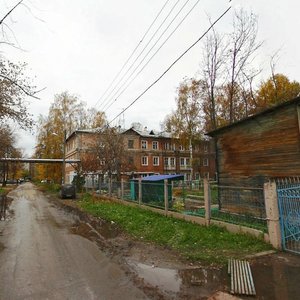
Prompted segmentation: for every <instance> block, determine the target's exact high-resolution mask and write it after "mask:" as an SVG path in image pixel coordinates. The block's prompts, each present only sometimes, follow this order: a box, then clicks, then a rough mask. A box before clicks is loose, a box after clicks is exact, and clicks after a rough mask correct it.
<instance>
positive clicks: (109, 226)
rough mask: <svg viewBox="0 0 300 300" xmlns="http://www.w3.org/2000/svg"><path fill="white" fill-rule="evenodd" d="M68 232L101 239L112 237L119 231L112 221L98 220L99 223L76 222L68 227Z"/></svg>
mask: <svg viewBox="0 0 300 300" xmlns="http://www.w3.org/2000/svg"><path fill="white" fill-rule="evenodd" d="M70 232H71V233H73V234H78V235H80V236H82V237H85V238H87V239H91V238H93V237H98V238H101V239H113V238H116V237H117V236H118V235H119V233H120V231H119V229H118V228H117V227H116V226H115V225H114V223H109V222H100V224H98V223H96V222H91V223H84V222H76V223H75V224H74V225H73V226H72V227H71V228H70Z"/></svg>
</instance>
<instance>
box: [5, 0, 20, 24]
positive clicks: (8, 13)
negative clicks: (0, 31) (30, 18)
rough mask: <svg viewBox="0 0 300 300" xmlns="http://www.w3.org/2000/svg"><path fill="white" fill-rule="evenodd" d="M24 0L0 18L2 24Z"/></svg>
mask: <svg viewBox="0 0 300 300" xmlns="http://www.w3.org/2000/svg"><path fill="white" fill-rule="evenodd" d="M23 1H24V0H21V1H19V2H18V3H17V4H16V5H15V6H14V7H13V8H12V9H11V10H9V11H8V12H7V14H6V15H5V16H4V17H3V18H2V19H1V20H0V25H2V23H3V22H4V20H5V19H6V18H7V17H8V16H9V15H10V14H11V13H12V12H13V11H14V10H15V9H16V8H17V7H18V6H19V5H20V4H21V3H22V2H23Z"/></svg>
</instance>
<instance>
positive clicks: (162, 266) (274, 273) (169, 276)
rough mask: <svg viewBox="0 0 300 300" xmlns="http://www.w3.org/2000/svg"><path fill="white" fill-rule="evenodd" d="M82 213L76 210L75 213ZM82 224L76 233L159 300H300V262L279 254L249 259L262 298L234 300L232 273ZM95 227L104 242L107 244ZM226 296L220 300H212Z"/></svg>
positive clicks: (101, 224)
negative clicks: (114, 259) (106, 253)
mask: <svg viewBox="0 0 300 300" xmlns="http://www.w3.org/2000/svg"><path fill="white" fill-rule="evenodd" d="M73 206H74V203H73ZM67 209H68V208H67ZM76 210H78V209H77V208H75V207H74V211H73V212H76ZM79 214H81V213H79ZM81 219H82V220H84V222H88V221H89V222H90V224H89V225H86V224H85V223H82V222H79V223H78V224H77V225H76V226H75V227H74V228H73V229H72V230H73V231H72V232H73V233H76V234H80V235H82V236H85V237H86V238H88V239H91V240H94V241H96V242H98V244H100V245H102V247H104V248H106V249H110V253H111V254H112V255H119V258H121V259H120V260H121V261H122V264H123V265H125V267H126V269H127V271H128V272H129V273H130V274H131V275H133V276H134V278H135V280H136V282H138V283H139V284H140V286H144V288H145V287H146V286H147V287H148V289H151V291H152V293H153V292H154V291H156V294H155V295H156V297H157V295H158V293H160V295H161V297H162V298H163V299H227V298H226V297H228V299H264V300H269V299H270V300H273V299H274V300H277V299H278V300H279V299H292V300H293V299H299V297H298V296H299V294H300V285H299V284H298V282H299V280H300V256H297V255H292V254H287V253H282V252H279V253H274V254H268V253H267V255H263V256H261V257H255V258H249V259H248V260H249V261H250V264H251V269H252V274H253V280H254V284H255V288H256V293H257V295H256V297H249V296H241V295H235V296H232V297H231V296H230V295H229V291H230V278H229V276H228V274H227V267H224V268H210V267H207V266H203V265H201V263H191V262H188V261H185V260H184V259H182V258H181V257H180V255H178V253H176V252H174V251H172V250H170V249H168V248H165V247H160V246H156V245H153V244H151V243H147V242H141V241H135V240H132V239H130V238H129V237H127V236H126V235H124V233H122V232H121V231H120V230H119V229H118V227H117V226H116V225H115V224H110V223H107V222H105V221H103V220H100V219H99V220H98V219H94V218H93V217H87V216H84V217H83V218H81ZM91 224H92V228H94V230H95V231H97V232H98V233H99V234H100V235H101V236H102V242H101V243H99V236H98V235H97V234H95V232H94V230H93V229H91V227H90V225H91ZM103 243H104V244H103ZM124 262H125V264H124ZM220 291H221V294H220V295H221V296H220V297H218V296H212V295H219V294H218V292H220ZM224 295H225V296H224ZM210 297H212V298H210ZM224 297H225V298H224Z"/></svg>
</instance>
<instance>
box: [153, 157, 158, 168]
mask: <svg viewBox="0 0 300 300" xmlns="http://www.w3.org/2000/svg"><path fill="white" fill-rule="evenodd" d="M153 166H159V157H158V156H153Z"/></svg>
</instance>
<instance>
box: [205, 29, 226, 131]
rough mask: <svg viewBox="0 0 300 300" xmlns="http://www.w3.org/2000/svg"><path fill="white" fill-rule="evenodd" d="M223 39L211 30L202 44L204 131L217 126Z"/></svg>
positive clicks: (223, 61) (222, 67)
mask: <svg viewBox="0 0 300 300" xmlns="http://www.w3.org/2000/svg"><path fill="white" fill-rule="evenodd" d="M223 38H224V37H223V36H220V34H218V33H217V32H216V31H215V30H214V29H213V30H212V34H210V35H208V36H207V38H206V40H205V44H204V51H203V59H202V63H201V67H202V68H201V69H202V74H201V75H202V77H201V78H203V89H204V99H203V100H204V102H203V110H204V113H205V115H206V116H207V120H206V130H214V129H216V128H217V126H218V125H217V101H216V100H217V99H216V96H217V92H218V90H219V88H218V85H220V84H222V82H221V81H222V71H223V69H224V65H225V57H224V52H225V50H226V45H224V43H223Z"/></svg>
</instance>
